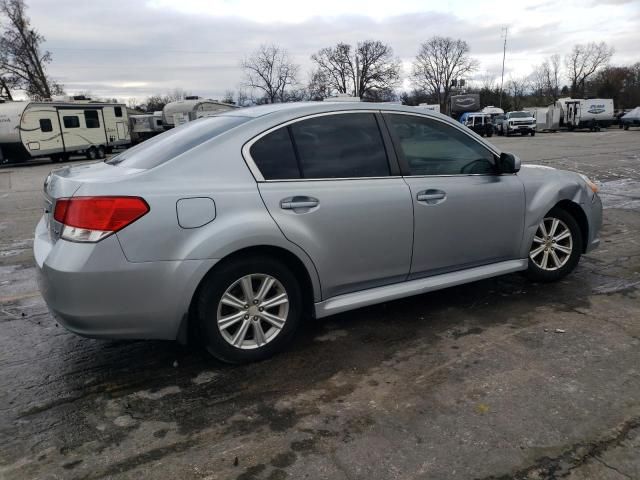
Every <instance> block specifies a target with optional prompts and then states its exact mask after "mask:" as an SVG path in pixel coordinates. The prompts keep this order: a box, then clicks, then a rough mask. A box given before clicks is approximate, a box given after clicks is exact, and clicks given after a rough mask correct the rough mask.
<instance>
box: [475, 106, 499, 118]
mask: <svg viewBox="0 0 640 480" xmlns="http://www.w3.org/2000/svg"><path fill="white" fill-rule="evenodd" d="M480 113H487V114H489V115H491V118H495V117H497V116H499V115H504V110H503V109H501V108H500V107H494V106H493V105H489V106H487V107H484V108H483V109H482V110H480Z"/></svg>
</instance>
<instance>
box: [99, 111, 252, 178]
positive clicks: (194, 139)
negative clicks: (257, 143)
mask: <svg viewBox="0 0 640 480" xmlns="http://www.w3.org/2000/svg"><path fill="white" fill-rule="evenodd" d="M248 120H249V117H233V116H227V115H222V116H218V117H206V118H201V119H200V120H196V121H193V122H189V123H187V124H186V125H182V126H180V127H177V128H173V129H171V130H169V131H168V132H164V133H162V134H160V135H158V136H156V137H153V138H151V139H149V140H147V141H145V142H142V143H141V144H140V145H136V146H135V147H133V148H130V149H129V150H127V151H125V152H122V153H121V154H120V155H116V156H115V157H113V158H111V159H109V160H107V162H106V163H107V164H109V165H120V166H123V167H127V168H140V169H149V168H153V167H157V166H158V165H160V164H162V163H165V162H166V161H168V160H170V159H172V158H174V157H177V156H178V155H181V154H183V153H184V152H186V151H187V150H191V149H192V148H194V147H197V146H198V145H200V144H201V143H204V142H206V141H207V140H210V139H212V138H214V137H217V136H218V135H220V134H222V133H224V132H226V131H227V130H231V129H232V128H234V127H237V126H238V125H240V124H242V123H245V122H247V121H248Z"/></svg>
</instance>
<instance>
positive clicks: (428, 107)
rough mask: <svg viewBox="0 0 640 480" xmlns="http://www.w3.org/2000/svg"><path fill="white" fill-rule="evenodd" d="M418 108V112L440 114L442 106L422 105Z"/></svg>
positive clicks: (437, 104)
mask: <svg viewBox="0 0 640 480" xmlns="http://www.w3.org/2000/svg"><path fill="white" fill-rule="evenodd" d="M416 108H417V109H418V110H423V111H427V112H436V113H440V104H439V103H421V104H419V105H418V106H417V107H416Z"/></svg>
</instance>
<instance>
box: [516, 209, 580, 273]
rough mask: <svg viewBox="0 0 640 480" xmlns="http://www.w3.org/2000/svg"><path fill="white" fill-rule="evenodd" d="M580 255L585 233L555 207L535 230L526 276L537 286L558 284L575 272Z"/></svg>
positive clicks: (565, 213)
mask: <svg viewBox="0 0 640 480" xmlns="http://www.w3.org/2000/svg"><path fill="white" fill-rule="evenodd" d="M556 222H557V223H556ZM554 225H556V226H555V228H554ZM543 226H544V229H543ZM545 232H546V233H547V235H546V236H545ZM567 232H568V235H567ZM581 254H582V233H581V231H580V226H579V225H578V222H577V221H576V219H575V218H574V217H573V215H571V214H570V213H569V212H567V211H566V210H563V209H561V208H558V207H555V208H553V209H551V211H550V212H549V213H547V214H546V215H545V216H544V219H543V220H542V222H541V223H540V224H539V225H538V228H537V229H536V233H535V235H534V238H533V241H532V243H531V247H530V249H529V266H528V268H527V271H526V275H527V277H528V278H529V279H530V280H533V281H535V282H543V283H547V282H555V281H557V280H560V279H562V278H564V277H566V276H567V275H568V274H569V273H571V272H572V271H573V269H574V268H576V265H578V262H579V261H580V256H581ZM558 262H559V263H558Z"/></svg>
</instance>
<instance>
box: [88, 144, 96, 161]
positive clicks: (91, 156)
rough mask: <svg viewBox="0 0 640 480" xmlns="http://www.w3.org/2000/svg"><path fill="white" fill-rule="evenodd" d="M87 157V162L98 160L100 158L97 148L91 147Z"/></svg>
mask: <svg viewBox="0 0 640 480" xmlns="http://www.w3.org/2000/svg"><path fill="white" fill-rule="evenodd" d="M86 156H87V160H96V159H97V158H98V151H97V150H96V147H90V148H89V150H87V153H86Z"/></svg>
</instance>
